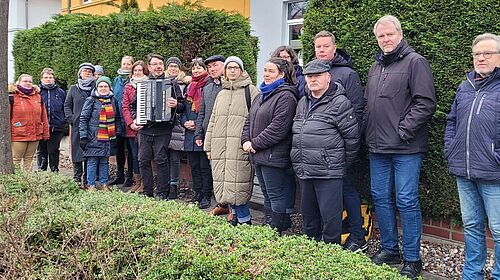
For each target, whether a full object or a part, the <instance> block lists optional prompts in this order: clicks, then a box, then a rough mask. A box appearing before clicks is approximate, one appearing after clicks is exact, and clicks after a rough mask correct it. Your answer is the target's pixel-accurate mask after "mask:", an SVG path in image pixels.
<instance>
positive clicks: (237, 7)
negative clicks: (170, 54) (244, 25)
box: [61, 0, 250, 18]
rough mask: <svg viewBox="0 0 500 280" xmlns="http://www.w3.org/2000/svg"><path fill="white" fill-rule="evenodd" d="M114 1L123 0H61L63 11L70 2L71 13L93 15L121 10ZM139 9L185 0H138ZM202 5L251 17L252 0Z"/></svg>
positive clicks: (221, 0) (206, 1)
mask: <svg viewBox="0 0 500 280" xmlns="http://www.w3.org/2000/svg"><path fill="white" fill-rule="evenodd" d="M110 2H114V3H116V4H118V5H120V4H121V2H122V1H121V0H91V2H90V3H87V4H83V0H69V1H68V0H61V13H62V14H67V13H68V3H69V4H70V12H71V13H86V14H93V15H107V14H110V13H116V12H119V9H118V8H116V7H113V6H110V5H107V4H106V3H110ZM137 2H138V3H139V9H141V10H146V9H147V8H148V7H149V3H150V2H151V3H152V4H153V6H154V7H155V8H157V7H161V6H164V5H166V4H167V3H172V2H177V3H183V2H184V0H137ZM201 5H203V6H204V7H208V8H213V9H217V10H226V11H228V12H237V13H240V14H242V15H243V16H245V17H247V18H249V17H250V0H204V1H201Z"/></svg>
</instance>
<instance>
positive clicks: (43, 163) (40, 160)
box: [37, 156, 47, 171]
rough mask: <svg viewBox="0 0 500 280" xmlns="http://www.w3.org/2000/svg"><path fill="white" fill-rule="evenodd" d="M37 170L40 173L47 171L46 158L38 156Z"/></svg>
mask: <svg viewBox="0 0 500 280" xmlns="http://www.w3.org/2000/svg"><path fill="white" fill-rule="evenodd" d="M37 163H38V169H39V170H42V171H47V157H44V156H38V157H37Z"/></svg>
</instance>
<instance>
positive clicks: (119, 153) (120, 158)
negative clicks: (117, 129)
mask: <svg viewBox="0 0 500 280" xmlns="http://www.w3.org/2000/svg"><path fill="white" fill-rule="evenodd" d="M116 147H117V150H116V171H117V177H118V178H119V177H121V176H123V175H124V171H125V159H127V172H128V173H129V174H132V170H133V169H134V163H133V162H134V159H133V158H132V152H131V150H132V149H131V147H130V143H129V142H128V139H127V137H121V136H117V137H116ZM125 149H127V150H128V153H126V151H125Z"/></svg>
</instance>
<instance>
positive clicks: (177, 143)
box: [168, 76, 191, 151]
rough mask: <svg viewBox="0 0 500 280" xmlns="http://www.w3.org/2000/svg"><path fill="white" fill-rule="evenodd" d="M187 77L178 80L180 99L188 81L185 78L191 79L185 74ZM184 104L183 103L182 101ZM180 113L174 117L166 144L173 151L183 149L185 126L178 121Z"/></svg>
mask: <svg viewBox="0 0 500 280" xmlns="http://www.w3.org/2000/svg"><path fill="white" fill-rule="evenodd" d="M186 77H188V79H183V80H178V79H177V83H178V84H179V88H180V89H181V92H182V99H183V100H184V98H185V96H186V92H187V87H188V83H186V82H185V80H189V81H190V80H191V77H190V76H186ZM184 104H185V103H184ZM185 111H186V110H184V112H185ZM181 115H182V113H181V114H177V115H176V116H175V117H176V118H175V123H174V127H173V128H172V136H171V137H170V143H169V144H168V148H169V149H171V150H174V151H183V150H184V138H185V134H186V132H185V130H186V129H185V128H184V127H183V126H182V122H181V121H180V117H181Z"/></svg>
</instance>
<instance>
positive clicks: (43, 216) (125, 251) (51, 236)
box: [0, 172, 404, 279]
mask: <svg viewBox="0 0 500 280" xmlns="http://www.w3.org/2000/svg"><path fill="white" fill-rule="evenodd" d="M0 207H1V209H2V219H1V220H0V277H2V278H6V279H19V278H23V279H26V278H27V279H404V278H402V277H401V276H400V275H399V273H398V271H396V270H395V269H393V268H390V267H388V266H386V265H384V266H376V265H374V264H373V263H371V261H370V260H369V259H368V258H367V257H366V256H365V255H363V254H354V253H350V252H347V251H344V250H342V249H341V247H340V246H337V245H331V244H325V243H323V242H320V243H318V242H316V241H313V240H310V239H307V238H306V237H304V236H288V237H280V236H279V235H278V234H277V233H276V232H275V231H274V230H272V229H271V228H269V227H262V226H247V225H243V226H238V227H233V226H231V225H229V224H228V223H227V222H226V221H225V219H223V218H220V217H214V216H209V215H208V214H207V213H205V212H203V211H201V210H199V209H198V208H197V207H192V206H190V205H188V204H183V203H177V202H175V201H168V202H165V201H156V200H154V199H150V198H146V197H143V196H140V195H136V194H127V193H123V192H119V191H117V192H95V193H87V192H84V191H80V190H79V189H78V186H77V185H76V184H75V183H74V182H73V181H72V180H71V178H69V177H63V176H59V175H54V174H50V173H48V172H40V173H35V174H30V173H24V172H21V173H17V174H14V175H4V176H0Z"/></svg>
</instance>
